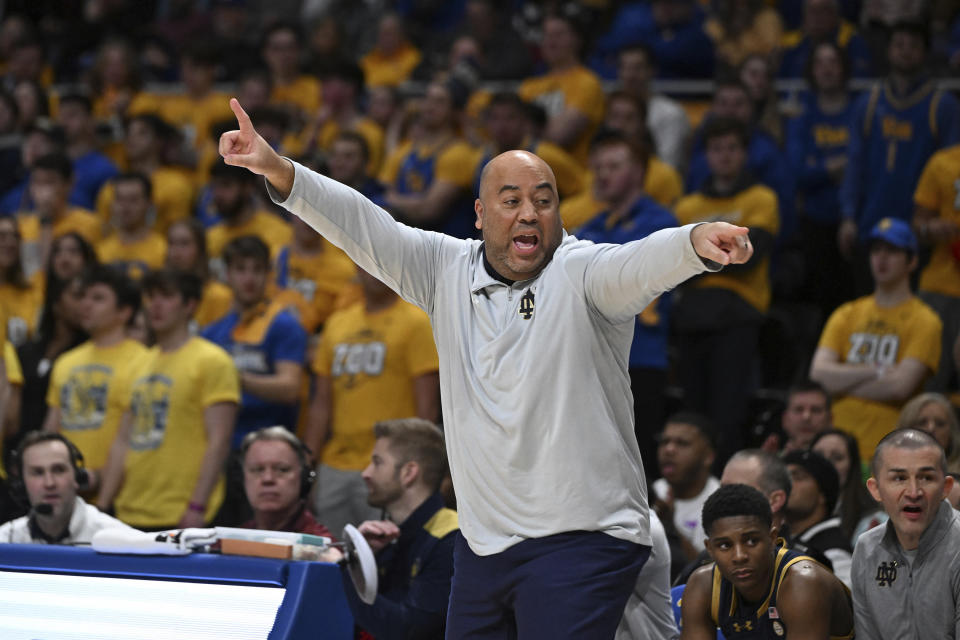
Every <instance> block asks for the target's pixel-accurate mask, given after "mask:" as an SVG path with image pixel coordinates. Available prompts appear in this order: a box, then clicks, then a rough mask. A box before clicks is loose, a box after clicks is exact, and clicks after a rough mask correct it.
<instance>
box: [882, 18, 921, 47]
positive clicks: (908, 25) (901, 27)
mask: <svg viewBox="0 0 960 640" xmlns="http://www.w3.org/2000/svg"><path fill="white" fill-rule="evenodd" d="M898 33H907V34H910V35H912V36H916V37H917V38H920V40H922V41H923V46H924V48H925V49H926V50H927V51H930V29H928V28H927V25H925V24H924V23H922V22H920V21H918V20H898V21H897V22H895V23H893V25H891V27H890V38H891V39H892V38H893V36H894V35H896V34H898Z"/></svg>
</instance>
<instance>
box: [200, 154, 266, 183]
mask: <svg viewBox="0 0 960 640" xmlns="http://www.w3.org/2000/svg"><path fill="white" fill-rule="evenodd" d="M210 178H211V179H214V178H216V179H220V180H228V181H230V182H236V183H238V184H252V183H253V181H254V180H255V179H256V176H254V174H252V173H251V172H250V170H249V169H245V168H243V167H237V166H234V165H232V164H227V163H226V162H224V161H223V158H220V159H219V160H217V162H216V163H215V164H214V165H213V166H212V167H210Z"/></svg>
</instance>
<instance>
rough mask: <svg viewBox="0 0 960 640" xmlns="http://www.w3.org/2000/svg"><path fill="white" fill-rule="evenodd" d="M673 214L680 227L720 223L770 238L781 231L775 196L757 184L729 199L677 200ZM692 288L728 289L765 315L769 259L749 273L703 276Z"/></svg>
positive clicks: (700, 196) (699, 197) (701, 196)
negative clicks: (726, 223)
mask: <svg viewBox="0 0 960 640" xmlns="http://www.w3.org/2000/svg"><path fill="white" fill-rule="evenodd" d="M674 213H675V215H676V216H677V222H679V223H680V224H681V225H685V224H691V223H693V222H716V221H723V222H729V223H730V224H736V225H739V226H741V227H750V228H753V229H763V230H764V231H767V232H768V233H770V234H772V235H773V236H776V235H777V231H778V230H779V229H780V214H779V211H778V209H777V196H776V194H774V192H773V191H772V190H770V189H769V188H768V187H765V186H763V185H759V184H757V185H753V186H752V187H749V188H747V189H744V190H743V191H740V192H739V193H736V194H734V195H733V196H730V197H728V198H716V197H711V196H707V195H705V194H704V193H702V192H696V193H693V194H691V195H689V196H686V197H684V198H681V199H680V201H679V202H678V203H677V206H676V210H675V212H674ZM692 286H695V287H719V288H722V289H729V290H731V291H733V292H734V293H736V294H737V295H738V296H740V297H741V298H743V299H744V300H745V301H747V302H748V303H749V304H750V305H752V306H753V307H755V308H756V309H757V310H758V311H760V312H761V313H766V311H767V308H768V307H769V306H770V256H769V255H768V256H765V257H764V258H762V259H761V260H760V261H759V262H758V263H757V264H755V265H754V267H753V268H752V269H750V270H748V271H741V272H739V273H725V272H723V271H720V272H718V273H707V274H704V275H703V277H701V278H698V279H697V280H695V281H694V282H693V283H692Z"/></svg>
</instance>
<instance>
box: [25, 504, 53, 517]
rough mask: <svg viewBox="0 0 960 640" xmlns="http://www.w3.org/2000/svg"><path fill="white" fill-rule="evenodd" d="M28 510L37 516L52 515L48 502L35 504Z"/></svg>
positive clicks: (50, 505) (51, 507) (51, 508)
mask: <svg viewBox="0 0 960 640" xmlns="http://www.w3.org/2000/svg"><path fill="white" fill-rule="evenodd" d="M30 510H31V511H33V512H34V513H35V514H37V515H38V516H50V515H53V505H52V504H50V503H49V502H41V503H40V504H35V505H33V506H32V507H30Z"/></svg>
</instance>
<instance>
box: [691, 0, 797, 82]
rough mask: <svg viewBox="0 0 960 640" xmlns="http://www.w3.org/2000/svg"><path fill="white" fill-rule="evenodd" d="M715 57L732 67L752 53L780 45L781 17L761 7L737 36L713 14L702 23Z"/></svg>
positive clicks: (767, 52) (781, 35) (771, 10)
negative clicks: (750, 22) (711, 43)
mask: <svg viewBox="0 0 960 640" xmlns="http://www.w3.org/2000/svg"><path fill="white" fill-rule="evenodd" d="M703 30H704V31H705V32H706V34H707V35H708V36H710V39H711V40H713V46H714V49H715V50H716V53H717V57H718V58H719V59H720V60H722V61H723V62H726V63H727V64H728V65H730V66H732V67H736V66H739V64H740V63H741V62H743V61H744V60H745V59H746V58H747V57H748V56H751V55H753V54H755V53H756V54H760V55H767V54H770V53H772V52H773V51H775V50H776V49H777V48H778V47H779V46H780V40H781V38H782V37H783V20H781V18H780V14H779V13H778V12H777V10H776V9H771V8H770V7H764V8H763V9H761V10H760V11H759V12H758V13H757V15H756V16H755V17H754V19H753V24H751V25H750V26H749V27H748V28H746V29H744V30H743V31H741V32H740V33H739V34H737V35H736V36H731V35H729V34H727V33H726V31H725V30H724V28H723V25H722V24H721V23H720V21H719V20H717V19H716V18H710V19H709V20H707V21H706V22H705V23H704V25H703Z"/></svg>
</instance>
